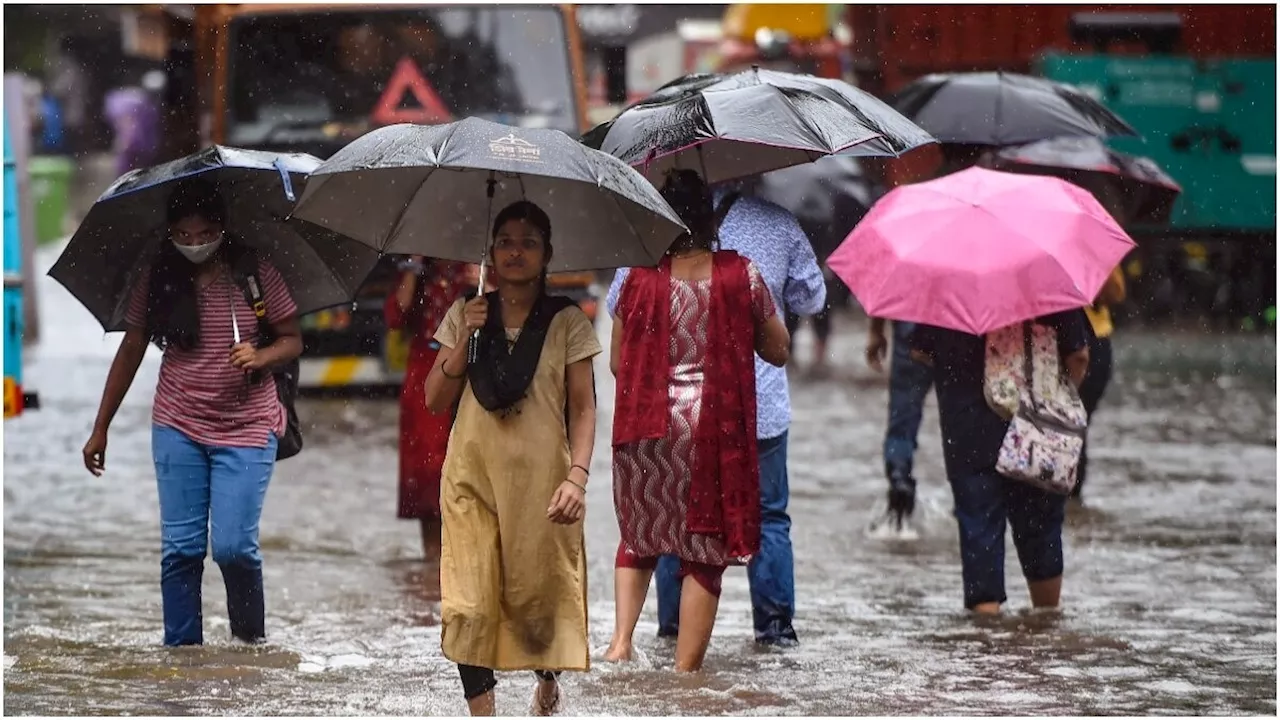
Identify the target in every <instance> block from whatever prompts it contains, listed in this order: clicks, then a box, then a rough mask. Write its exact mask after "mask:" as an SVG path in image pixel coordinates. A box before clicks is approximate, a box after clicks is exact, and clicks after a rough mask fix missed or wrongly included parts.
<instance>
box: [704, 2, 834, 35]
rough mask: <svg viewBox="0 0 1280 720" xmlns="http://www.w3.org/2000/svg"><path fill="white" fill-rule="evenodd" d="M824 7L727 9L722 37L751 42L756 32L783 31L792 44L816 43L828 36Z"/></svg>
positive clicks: (737, 6) (743, 6)
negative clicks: (799, 41)
mask: <svg viewBox="0 0 1280 720" xmlns="http://www.w3.org/2000/svg"><path fill="white" fill-rule="evenodd" d="M828 14H829V9H828V7H827V6H826V5H818V4H796V5H787V4H783V3H769V4H754V3H738V4H735V5H730V6H729V9H728V10H726V11H725V13H724V22H723V25H724V35H725V37H733V38H738V39H739V40H751V41H754V39H755V33H756V30H759V29H760V28H768V29H770V30H782V31H784V32H786V33H787V34H788V35H790V36H791V39H793V40H817V39H820V38H824V37H827V36H828V35H830V34H831V23H830V21H829V19H828Z"/></svg>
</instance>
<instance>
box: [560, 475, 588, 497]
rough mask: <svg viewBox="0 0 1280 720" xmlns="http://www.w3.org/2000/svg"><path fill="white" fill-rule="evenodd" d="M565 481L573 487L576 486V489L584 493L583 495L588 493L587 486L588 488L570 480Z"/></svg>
mask: <svg viewBox="0 0 1280 720" xmlns="http://www.w3.org/2000/svg"><path fill="white" fill-rule="evenodd" d="M564 481H565V482H567V483H569V484H570V485H572V486H574V487H576V488H578V489H579V490H581V491H582V493H583V494H584V495H585V494H586V492H587V486H586V485H579V484H578V483H576V482H574V481H572V480H570V479H569V478H565V479H564Z"/></svg>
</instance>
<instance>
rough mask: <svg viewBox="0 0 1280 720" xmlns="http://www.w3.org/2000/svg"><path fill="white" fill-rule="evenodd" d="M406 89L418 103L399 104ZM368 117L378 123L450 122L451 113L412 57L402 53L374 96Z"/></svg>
mask: <svg viewBox="0 0 1280 720" xmlns="http://www.w3.org/2000/svg"><path fill="white" fill-rule="evenodd" d="M406 90H408V91H410V92H412V93H413V97H414V98H415V99H416V100H417V101H418V105H419V107H417V108H401V107H400V101H401V100H402V99H403V98H404V93H405V91H406ZM369 119H370V120H372V121H373V122H374V123H375V124H378V125H394V124H396V123H418V124H420V125H428V124H431V123H446V122H451V121H452V120H453V115H452V114H451V113H450V112H449V110H448V108H446V107H445V106H444V102H443V101H441V100H440V96H439V95H437V94H436V91H435V90H434V89H433V88H432V87H431V84H430V83H428V82H427V79H426V78H425V77H423V76H422V72H421V71H420V70H418V66H417V65H416V64H414V62H413V60H410V59H409V58H407V57H404V58H400V62H398V63H396V69H395V72H394V73H392V74H391V82H390V83H388V84H387V89H386V90H385V91H383V93H382V97H381V98H380V99H379V100H378V106H377V107H376V108H375V109H374V111H373V113H372V114H370V115H369Z"/></svg>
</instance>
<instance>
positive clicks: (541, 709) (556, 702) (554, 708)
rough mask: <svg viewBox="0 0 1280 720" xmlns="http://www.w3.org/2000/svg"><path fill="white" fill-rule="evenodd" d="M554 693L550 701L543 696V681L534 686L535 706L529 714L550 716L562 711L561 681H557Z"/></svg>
mask: <svg viewBox="0 0 1280 720" xmlns="http://www.w3.org/2000/svg"><path fill="white" fill-rule="evenodd" d="M553 692H554V694H553V695H552V696H551V700H550V702H548V701H547V700H546V699H545V698H543V697H542V681H541V680H538V681H537V682H536V684H535V685H534V686H533V708H532V709H531V710H530V712H529V714H530V715H532V716H533V717H550V716H551V715H555V714H556V713H557V712H559V711H560V681H558V680H557V681H556V683H555V690H554V691H553Z"/></svg>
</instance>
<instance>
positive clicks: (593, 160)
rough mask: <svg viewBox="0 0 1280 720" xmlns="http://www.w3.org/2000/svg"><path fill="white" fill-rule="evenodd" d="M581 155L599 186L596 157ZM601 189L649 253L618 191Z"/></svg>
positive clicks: (637, 240) (599, 186) (598, 186)
mask: <svg viewBox="0 0 1280 720" xmlns="http://www.w3.org/2000/svg"><path fill="white" fill-rule="evenodd" d="M582 147H585V146H582ZM583 155H584V157H586V158H587V162H588V163H589V164H590V165H591V169H592V171H593V172H592V174H593V175H595V177H596V187H597V188H601V187H602V185H601V183H600V178H601V177H602V176H603V175H602V173H601V170H600V166H599V165H597V164H596V162H597V159H596V158H595V157H593V156H592V155H591V153H583ZM704 177H705V176H704ZM603 189H604V190H606V192H605V195H607V196H608V197H610V198H612V199H613V204H614V206H615V207H617V208H618V212H619V213H621V214H622V217H624V218H626V219H627V229H629V230H630V231H631V236H632V237H633V238H634V239H635V240H636V242H638V243H639V244H640V248H641V249H642V250H644V251H645V254H646V255H647V254H648V253H649V248H648V247H646V246H645V244H644V238H642V237H640V233H639V232H637V231H636V225H635V223H634V222H632V221H631V216H630V215H629V214H627V210H626V208H624V207H622V202H621V201H620V200H619V199H618V193H616V192H614V191H613V190H610V189H609V188H603ZM660 257H661V256H659V258H658V259H660ZM655 261H656V259H655Z"/></svg>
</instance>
